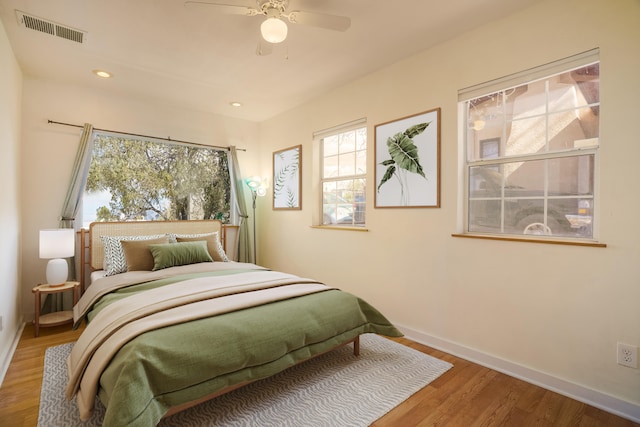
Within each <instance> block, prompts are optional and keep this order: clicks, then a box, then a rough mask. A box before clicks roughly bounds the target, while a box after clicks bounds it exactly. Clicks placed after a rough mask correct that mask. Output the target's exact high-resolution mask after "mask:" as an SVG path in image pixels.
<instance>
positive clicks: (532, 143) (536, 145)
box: [504, 116, 547, 156]
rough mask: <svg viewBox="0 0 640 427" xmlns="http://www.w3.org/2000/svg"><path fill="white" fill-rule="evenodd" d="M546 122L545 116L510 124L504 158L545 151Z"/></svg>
mask: <svg viewBox="0 0 640 427" xmlns="http://www.w3.org/2000/svg"><path fill="white" fill-rule="evenodd" d="M546 126H547V122H546V118H545V116H536V117H530V118H526V119H521V120H515V121H513V122H511V126H510V131H509V133H508V135H507V143H506V145H505V152H504V155H505V156H522V155H526V154H535V153H540V152H545V151H546V147H545V146H546V143H547V135H546V132H547V129H546Z"/></svg>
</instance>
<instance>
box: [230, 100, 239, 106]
mask: <svg viewBox="0 0 640 427" xmlns="http://www.w3.org/2000/svg"><path fill="white" fill-rule="evenodd" d="M229 105H231V106H232V107H242V103H241V102H238V101H233V102H230V103H229Z"/></svg>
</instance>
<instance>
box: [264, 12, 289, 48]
mask: <svg viewBox="0 0 640 427" xmlns="http://www.w3.org/2000/svg"><path fill="white" fill-rule="evenodd" d="M287 31H288V28H287V24H285V22H284V21H282V20H281V19H278V18H276V17H271V18H267V19H265V20H264V22H263V23H262V25H260V32H261V33H262V38H264V39H265V40H266V41H268V42H269V43H281V42H283V41H284V39H286V38H287Z"/></svg>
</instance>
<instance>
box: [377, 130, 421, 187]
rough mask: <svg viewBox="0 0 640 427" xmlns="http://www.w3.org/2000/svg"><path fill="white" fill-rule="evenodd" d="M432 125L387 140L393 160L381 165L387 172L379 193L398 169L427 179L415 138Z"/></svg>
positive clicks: (407, 131) (398, 134) (379, 185)
mask: <svg viewBox="0 0 640 427" xmlns="http://www.w3.org/2000/svg"><path fill="white" fill-rule="evenodd" d="M430 124H431V122H428V123H420V124H417V125H415V126H411V127H410V128H408V129H406V130H405V131H404V132H399V133H397V134H395V135H393V136H392V137H389V138H388V139H387V149H388V150H389V155H390V156H391V159H388V160H385V161H383V162H381V163H380V164H381V165H382V166H386V167H387V170H386V171H385V173H384V175H383V177H382V179H381V180H380V183H379V184H378V192H380V187H382V184H384V183H385V182H387V181H388V180H390V179H391V178H392V177H393V176H394V175H395V174H396V172H397V171H398V169H402V170H405V171H408V172H412V173H416V174H418V175H420V176H422V177H423V178H425V179H426V178H427V177H426V176H425V174H424V170H423V169H422V165H420V159H419V158H418V147H417V146H416V145H415V143H414V142H413V138H414V137H416V136H417V135H420V134H421V133H422V132H424V130H425V129H426V128H427V127H428V126H429V125H430Z"/></svg>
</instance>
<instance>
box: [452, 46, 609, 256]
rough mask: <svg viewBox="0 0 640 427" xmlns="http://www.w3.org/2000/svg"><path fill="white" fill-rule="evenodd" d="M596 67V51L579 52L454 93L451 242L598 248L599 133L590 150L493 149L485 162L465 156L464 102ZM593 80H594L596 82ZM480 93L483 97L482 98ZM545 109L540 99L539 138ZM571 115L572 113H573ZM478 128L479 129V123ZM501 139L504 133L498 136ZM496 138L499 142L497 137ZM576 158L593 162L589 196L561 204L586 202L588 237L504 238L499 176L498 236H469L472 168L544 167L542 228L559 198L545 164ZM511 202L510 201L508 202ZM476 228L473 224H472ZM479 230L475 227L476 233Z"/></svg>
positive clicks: (466, 126)
mask: <svg viewBox="0 0 640 427" xmlns="http://www.w3.org/2000/svg"><path fill="white" fill-rule="evenodd" d="M596 63H597V64H599V63H600V60H599V51H598V50H597V49H595V50H592V51H589V52H585V53H582V54H579V55H576V56H575V57H570V58H565V59H563V60H560V61H557V63H551V64H545V65H543V66H541V67H538V68H539V69H531V70H527V71H526V72H523V73H518V74H516V75H512V76H507V77H503V78H501V79H497V80H495V81H493V82H487V83H483V84H480V85H477V86H475V87H471V88H465V89H462V90H461V91H460V92H459V99H458V100H459V103H458V118H459V121H458V123H459V142H460V144H462V145H463V147H462V156H460V168H461V174H460V177H461V178H462V181H461V184H460V187H461V190H462V191H461V192H460V195H461V198H462V200H461V202H462V214H461V215H460V226H459V227H460V228H459V229H461V230H462V234H454V236H462V237H480V238H483V237H484V238H491V239H507V240H519V241H521V240H525V241H526V240H535V241H542V242H546V243H547V242H548V243H568V244H579V245H592V246H604V245H602V244H599V243H598V237H599V227H598V225H599V224H598V223H599V221H598V219H599V211H600V195H599V181H600V177H599V170H600V168H599V163H600V155H599V154H598V153H599V151H600V131H599V130H598V134H597V138H598V143H597V144H595V145H587V146H577V147H572V148H568V149H565V150H546V151H545V152H543V153H538V152H535V153H526V154H519V155H505V153H504V152H502V147H501V146H499V147H498V157H493V156H492V157H487V156H484V151H482V152H478V153H476V154H475V155H471V156H470V153H469V149H470V148H471V147H470V145H469V140H470V138H469V135H468V132H470V131H471V126H472V125H473V123H472V122H471V119H470V114H469V108H471V107H470V101H472V100H476V99H479V98H481V97H483V96H487V95H491V94H495V93H503V92H505V91H508V90H510V89H512V88H515V87H518V86H521V85H523V84H531V83H534V82H537V81H541V80H543V81H545V82H546V81H549V80H550V79H551V78H553V77H554V76H557V75H559V74H562V73H567V72H570V71H572V70H575V69H578V68H583V67H587V66H590V65H593V64H596ZM531 76H535V78H533V79H531V80H529V78H531ZM598 78H599V77H598ZM482 90H484V91H485V92H482ZM545 90H546V92H545V94H548V83H545ZM600 105H601V102H600V99H599V98H598V100H597V102H595V103H590V102H587V104H586V105H584V106H580V107H579V108H590V107H593V106H597V107H598V108H599V107H600ZM547 107H548V103H547V100H546V98H545V110H544V113H543V114H542V116H544V118H545V132H548V129H549V128H548V125H549V123H548V118H549V116H550V115H552V114H555V113H557V111H549V110H548V109H547ZM576 109H577V108H576ZM482 124H484V123H482ZM502 136H504V133H503V135H502ZM502 136H501V137H502ZM492 139H495V138H491V137H489V138H486V139H483V140H478V141H477V143H476V144H477V149H478V150H483V147H484V146H483V143H484V142H487V143H489V142H491V140H492ZM548 143H549V138H548V135H545V146H546V144H548ZM581 156H587V157H588V156H591V158H592V159H593V161H592V163H590V167H591V173H592V174H593V175H592V176H593V178H592V179H593V180H592V182H590V183H591V184H592V195H591V196H585V195H582V194H576V195H573V196H566V197H564V198H566V199H571V198H575V199H577V200H578V201H579V200H582V199H590V200H591V201H592V202H591V235H590V236H585V237H580V236H575V237H574V236H564V235H559V236H554V235H553V234H551V235H535V236H530V235H526V234H516V233H515V232H511V233H509V232H507V231H506V230H505V223H504V218H505V216H506V215H507V213H506V208H505V201H508V200H509V197H506V195H505V188H506V186H505V185H504V184H505V181H504V175H503V174H502V173H501V174H500V176H501V177H502V182H501V194H500V196H499V199H497V200H499V201H500V203H501V207H500V212H499V214H500V227H499V228H500V231H499V232H491V231H487V232H485V231H477V229H476V230H473V231H472V230H471V228H472V226H471V218H470V206H469V205H470V202H471V201H472V200H471V197H470V193H471V185H472V182H471V181H472V180H471V172H472V169H473V168H474V167H489V168H491V167H495V168H496V169H498V168H502V167H503V165H505V164H508V163H516V162H533V161H538V160H541V161H544V168H545V170H544V172H543V179H544V185H543V188H544V189H543V196H542V201H543V211H544V220H545V223H547V220H548V219H549V218H548V215H549V213H550V212H549V210H548V207H549V205H548V203H549V201H550V200H551V201H552V200H554V199H558V198H560V197H559V196H553V195H550V194H549V193H550V192H549V190H550V189H549V182H550V181H549V169H548V168H549V161H553V160H557V159H563V158H575V159H577V161H581ZM511 199H514V198H513V197H511ZM535 199H536V200H540V199H541V198H540V197H536V198H535ZM476 226H477V224H476ZM477 228H480V227H477Z"/></svg>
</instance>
